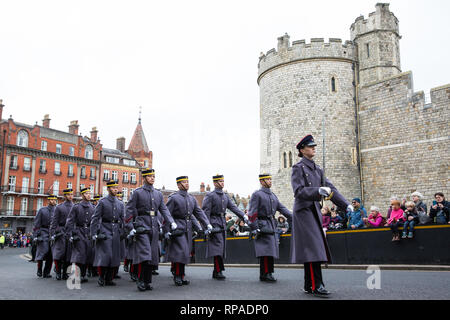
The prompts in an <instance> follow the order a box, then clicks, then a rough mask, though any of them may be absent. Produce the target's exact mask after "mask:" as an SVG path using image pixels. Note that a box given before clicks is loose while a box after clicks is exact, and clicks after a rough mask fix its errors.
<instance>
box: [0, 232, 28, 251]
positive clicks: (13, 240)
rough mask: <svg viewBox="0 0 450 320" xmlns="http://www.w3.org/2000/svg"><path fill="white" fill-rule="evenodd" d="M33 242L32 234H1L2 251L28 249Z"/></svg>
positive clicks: (0, 244)
mask: <svg viewBox="0 0 450 320" xmlns="http://www.w3.org/2000/svg"><path fill="white" fill-rule="evenodd" d="M32 241H33V238H32V235H31V233H24V234H22V233H21V232H16V233H2V234H0V249H4V248H5V247H6V248H28V247H29V246H31V244H32Z"/></svg>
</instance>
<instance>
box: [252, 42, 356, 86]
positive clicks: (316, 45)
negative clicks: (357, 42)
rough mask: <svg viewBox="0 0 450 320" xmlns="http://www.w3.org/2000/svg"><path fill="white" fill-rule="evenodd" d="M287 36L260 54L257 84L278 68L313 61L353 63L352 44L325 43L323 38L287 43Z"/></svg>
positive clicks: (353, 48)
mask: <svg viewBox="0 0 450 320" xmlns="http://www.w3.org/2000/svg"><path fill="white" fill-rule="evenodd" d="M289 38H290V37H289V35H288V34H285V35H284V36H281V37H279V38H278V46H277V49H275V48H273V49H271V50H269V51H268V52H267V53H266V54H264V53H261V55H260V57H259V64H258V83H259V80H260V78H261V77H262V76H263V74H264V73H265V72H267V71H269V70H271V69H274V68H277V67H279V66H282V65H285V64H288V63H293V62H300V61H302V60H313V59H340V60H342V59H345V60H348V61H349V62H352V61H355V60H356V59H355V54H356V53H355V47H354V44H353V42H351V41H345V43H342V40H341V39H335V38H330V39H329V40H328V42H325V40H324V39H323V38H313V39H311V40H310V42H309V43H306V41H305V40H297V41H294V42H292V45H291V43H290V41H289Z"/></svg>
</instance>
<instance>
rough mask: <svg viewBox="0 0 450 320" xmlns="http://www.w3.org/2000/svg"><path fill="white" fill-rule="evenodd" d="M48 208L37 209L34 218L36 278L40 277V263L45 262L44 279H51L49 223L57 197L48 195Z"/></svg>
mask: <svg viewBox="0 0 450 320" xmlns="http://www.w3.org/2000/svg"><path fill="white" fill-rule="evenodd" d="M47 200H48V206H47V207H42V208H41V209H39V211H38V213H37V214H36V217H35V218H34V226H33V238H34V239H33V240H34V242H36V243H37V248H36V261H37V276H38V277H39V278H40V277H42V261H43V260H45V267H44V278H51V277H52V276H51V275H50V271H51V270H52V251H51V249H50V243H49V242H50V222H51V220H52V216H53V212H54V211H55V206H56V200H57V197H56V196H55V195H53V194H52V195H49V196H48V197H47Z"/></svg>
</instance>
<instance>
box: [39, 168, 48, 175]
mask: <svg viewBox="0 0 450 320" xmlns="http://www.w3.org/2000/svg"><path fill="white" fill-rule="evenodd" d="M39 173H42V174H46V173H47V169H45V168H39Z"/></svg>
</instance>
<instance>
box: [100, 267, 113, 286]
mask: <svg viewBox="0 0 450 320" xmlns="http://www.w3.org/2000/svg"><path fill="white" fill-rule="evenodd" d="M114 269H115V268H112V267H97V272H98V276H99V277H100V278H102V279H104V280H105V281H106V282H111V281H112V280H113V278H114Z"/></svg>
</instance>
